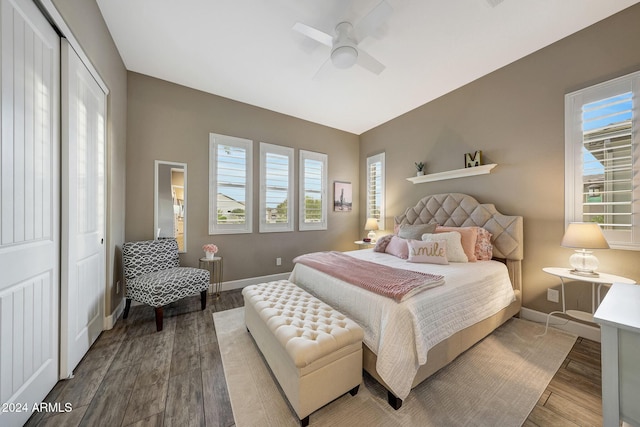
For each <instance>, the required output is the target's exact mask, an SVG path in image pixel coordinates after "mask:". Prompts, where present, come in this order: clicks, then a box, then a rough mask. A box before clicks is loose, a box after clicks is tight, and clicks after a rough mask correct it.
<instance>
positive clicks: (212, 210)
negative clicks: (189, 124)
mask: <svg viewBox="0 0 640 427" xmlns="http://www.w3.org/2000/svg"><path fill="white" fill-rule="evenodd" d="M252 165H253V141H250V140H248V139H242V138H236V137H233V136H225V135H218V134H215V133H212V134H209V234H235V233H251V231H252V216H251V200H252V198H253V192H252V186H251V184H252Z"/></svg>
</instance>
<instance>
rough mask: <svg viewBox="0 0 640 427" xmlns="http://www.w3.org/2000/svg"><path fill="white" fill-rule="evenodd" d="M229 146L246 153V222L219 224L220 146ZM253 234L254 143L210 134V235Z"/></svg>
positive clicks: (233, 137)
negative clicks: (218, 182) (218, 177)
mask: <svg viewBox="0 0 640 427" xmlns="http://www.w3.org/2000/svg"><path fill="white" fill-rule="evenodd" d="M219 145H229V146H232V147H236V148H242V149H244V150H245V151H246V159H245V173H246V175H245V177H246V184H245V222H244V224H218V221H217V219H218V193H217V190H218V186H217V182H216V176H217V171H218V146H219ZM251 232H253V141H251V140H249V139H244V138H238V137H235V136H228V135H220V134H216V133H210V134H209V234H210V235H214V234H244V233H251Z"/></svg>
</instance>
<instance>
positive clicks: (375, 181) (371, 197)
mask: <svg viewBox="0 0 640 427" xmlns="http://www.w3.org/2000/svg"><path fill="white" fill-rule="evenodd" d="M384 160H385V156H384V153H381V154H378V155H375V156H372V157H369V158H368V159H367V218H375V219H376V220H378V228H380V229H381V230H383V229H384Z"/></svg>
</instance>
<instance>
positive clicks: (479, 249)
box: [476, 227, 493, 261]
mask: <svg viewBox="0 0 640 427" xmlns="http://www.w3.org/2000/svg"><path fill="white" fill-rule="evenodd" d="M491 258H493V245H492V244H491V233H489V231H487V230H485V229H484V228H482V227H478V239H477V240H476V259H477V260H478V261H489V260H491Z"/></svg>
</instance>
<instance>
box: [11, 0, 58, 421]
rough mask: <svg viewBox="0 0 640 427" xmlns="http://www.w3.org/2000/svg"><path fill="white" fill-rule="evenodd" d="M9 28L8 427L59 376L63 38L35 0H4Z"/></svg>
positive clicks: (24, 414)
mask: <svg viewBox="0 0 640 427" xmlns="http://www.w3.org/2000/svg"><path fill="white" fill-rule="evenodd" d="M0 22H1V24H0V25H1V27H0V31H1V33H2V39H1V44H0V58H1V59H0V61H1V68H0V81H1V83H0V96H1V104H0V110H1V111H0V126H1V129H2V131H1V134H0V135H1V136H0V138H1V140H0V150H1V151H0V209H1V211H0V400H2V404H3V405H2V408H3V411H1V412H0V425H2V426H18V425H22V424H23V423H24V422H25V421H26V420H27V418H28V417H29V416H30V414H31V409H32V407H33V404H34V403H35V402H40V401H42V399H43V398H44V397H45V396H46V395H47V393H49V391H50V390H51V389H52V388H53V386H54V385H55V383H56V382H57V380H58V351H59V343H58V327H59V317H58V312H59V310H58V304H59V277H58V276H59V272H60V270H59V264H60V249H59V248H60V230H59V227H60V226H59V222H60V215H59V205H60V197H59V195H60V188H59V187H60V179H59V176H60V169H59V160H60V153H59V148H58V147H59V136H58V133H59V126H58V123H59V115H58V114H59V108H58V104H59V69H60V49H59V46H60V41H59V38H58V36H57V34H56V33H55V32H54V31H53V29H52V28H51V26H50V25H49V23H48V22H47V21H46V20H45V19H44V17H43V16H42V15H41V14H40V12H39V11H38V10H37V8H36V6H35V4H34V3H33V1H31V0H0ZM5 404H6V405H5ZM5 408H7V410H8V411H7V412H5V411H4V409H5ZM9 409H11V410H10V411H9ZM25 409H26V410H27V411H26V412H25Z"/></svg>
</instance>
